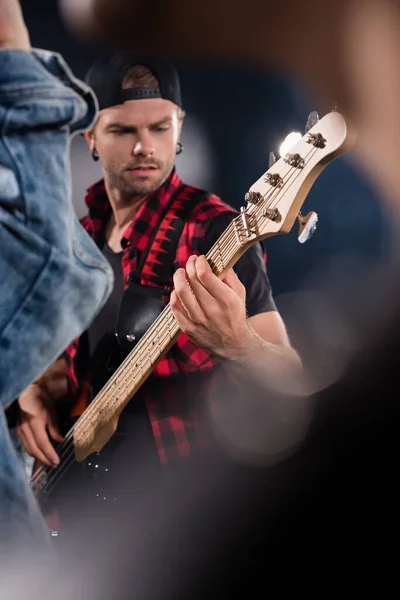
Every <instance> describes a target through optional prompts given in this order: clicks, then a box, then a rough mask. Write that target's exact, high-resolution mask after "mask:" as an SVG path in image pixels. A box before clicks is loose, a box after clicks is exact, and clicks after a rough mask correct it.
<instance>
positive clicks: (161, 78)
mask: <svg viewBox="0 0 400 600" xmlns="http://www.w3.org/2000/svg"><path fill="white" fill-rule="evenodd" d="M137 65H142V66H145V67H147V68H148V69H149V70H150V71H152V73H153V74H154V76H155V77H156V79H157V81H158V83H159V85H158V86H154V87H142V88H133V89H130V88H128V89H122V82H123V80H124V77H125V74H126V72H127V71H128V69H130V68H131V67H134V66H137ZM85 81H86V83H87V84H88V85H89V86H90V87H91V88H92V90H93V91H94V93H95V94H96V96H97V100H98V102H99V110H102V109H103V108H109V107H110V106H116V105H118V104H123V103H124V102H125V101H127V100H143V99H146V98H164V99H165V100H170V101H171V102H174V104H177V105H178V106H179V107H180V108H182V99H181V89H180V83H179V75H178V72H177V70H176V69H175V67H174V66H173V65H172V64H171V63H170V62H168V61H167V60H165V59H163V58H159V57H157V58H155V57H145V56H140V55H137V54H134V53H118V54H113V55H112V56H109V57H107V58H102V59H100V60H98V61H96V62H95V63H94V64H93V65H92V66H91V67H90V69H89V70H88V72H87V73H86V76H85Z"/></svg>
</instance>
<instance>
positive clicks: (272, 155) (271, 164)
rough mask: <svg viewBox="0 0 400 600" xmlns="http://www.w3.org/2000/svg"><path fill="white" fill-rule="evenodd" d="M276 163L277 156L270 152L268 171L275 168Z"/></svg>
mask: <svg viewBox="0 0 400 600" xmlns="http://www.w3.org/2000/svg"><path fill="white" fill-rule="evenodd" d="M275 163H276V156H275V154H274V153H273V152H270V153H269V159H268V169H270V168H271V167H273V166H274V164H275Z"/></svg>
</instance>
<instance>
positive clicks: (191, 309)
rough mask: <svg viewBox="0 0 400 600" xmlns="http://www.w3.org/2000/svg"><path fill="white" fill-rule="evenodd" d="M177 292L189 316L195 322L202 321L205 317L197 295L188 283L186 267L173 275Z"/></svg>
mask: <svg viewBox="0 0 400 600" xmlns="http://www.w3.org/2000/svg"><path fill="white" fill-rule="evenodd" d="M173 281H174V288H175V292H176V294H177V296H178V298H179V301H180V302H181V304H182V306H183V307H184V309H185V311H186V313H187V316H188V317H189V319H190V320H191V321H192V322H193V323H200V322H201V320H202V318H204V314H203V311H202V309H201V307H200V305H199V303H198V302H197V299H196V296H195V295H194V293H193V291H192V290H191V289H190V287H189V285H188V280H187V279H186V271H185V269H178V270H177V271H176V272H175V273H174V277H173Z"/></svg>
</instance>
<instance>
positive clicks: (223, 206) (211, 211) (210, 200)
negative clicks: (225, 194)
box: [186, 185, 238, 221]
mask: <svg viewBox="0 0 400 600" xmlns="http://www.w3.org/2000/svg"><path fill="white" fill-rule="evenodd" d="M186 191H187V193H188V194H190V196H191V197H192V198H193V200H194V201H195V202H196V206H195V207H194V209H193V211H192V213H191V220H194V221H206V220H209V219H214V218H216V217H218V216H219V215H222V214H229V215H231V216H232V217H233V216H235V215H237V214H238V211H237V210H236V209H235V208H233V206H231V205H230V204H228V203H227V202H224V200H222V199H221V198H220V197H219V196H217V195H216V194H214V193H212V192H208V191H207V190H205V189H202V188H200V187H197V186H192V185H188V186H187V187H186Z"/></svg>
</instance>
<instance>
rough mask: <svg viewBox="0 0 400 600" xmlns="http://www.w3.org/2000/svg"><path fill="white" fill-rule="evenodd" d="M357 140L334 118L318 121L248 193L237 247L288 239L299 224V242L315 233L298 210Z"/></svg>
mask: <svg viewBox="0 0 400 600" xmlns="http://www.w3.org/2000/svg"><path fill="white" fill-rule="evenodd" d="M354 141H355V134H354V133H353V132H352V131H349V129H348V127H347V124H346V121H345V119H344V118H343V116H342V115H341V114H340V113H338V112H331V113H328V114H327V115H325V116H324V117H323V118H322V119H320V120H319V121H317V122H316V123H315V124H314V125H313V126H312V127H311V128H310V129H309V130H308V131H307V133H306V134H305V135H304V136H303V137H302V138H301V140H299V142H298V143H296V145H295V146H294V147H293V148H291V150H290V152H288V153H287V154H286V155H285V156H283V157H282V158H280V159H279V160H277V161H276V162H275V163H274V164H272V166H271V167H270V168H269V169H268V171H266V173H264V175H262V176H261V177H260V178H259V179H258V180H257V181H256V182H255V183H254V184H253V185H252V186H251V188H250V189H249V191H248V192H247V194H246V196H245V200H246V201H247V206H246V207H245V208H244V207H242V209H241V215H240V216H239V217H237V218H236V219H235V229H236V235H237V238H238V240H239V241H240V243H241V245H243V246H245V245H247V242H249V243H254V240H257V239H260V240H262V239H265V238H267V237H270V236H272V235H277V234H283V233H288V232H289V231H290V230H291V229H292V227H293V224H294V222H295V220H296V218H299V222H300V235H299V241H300V242H304V241H306V240H307V239H308V237H310V234H311V233H312V231H313V230H314V229H315V226H316V222H317V220H318V217H317V215H316V214H315V213H309V214H308V215H307V216H305V217H303V216H302V215H301V213H300V209H301V207H302V205H303V203H304V201H305V199H306V197H307V194H308V192H309V191H310V189H311V186H312V185H313V183H314V181H315V180H316V178H317V177H318V175H319V174H320V173H321V171H322V170H323V169H324V168H325V167H326V166H327V165H328V164H329V163H330V162H331V161H332V160H333V159H334V158H336V157H337V156H339V155H340V154H343V153H344V152H346V151H347V150H348V149H349V148H350V147H351V146H352V145H353V143H354Z"/></svg>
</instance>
